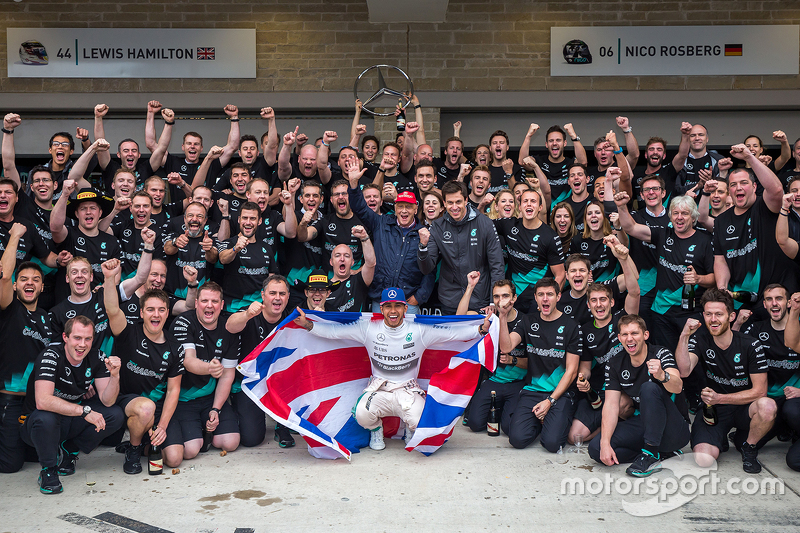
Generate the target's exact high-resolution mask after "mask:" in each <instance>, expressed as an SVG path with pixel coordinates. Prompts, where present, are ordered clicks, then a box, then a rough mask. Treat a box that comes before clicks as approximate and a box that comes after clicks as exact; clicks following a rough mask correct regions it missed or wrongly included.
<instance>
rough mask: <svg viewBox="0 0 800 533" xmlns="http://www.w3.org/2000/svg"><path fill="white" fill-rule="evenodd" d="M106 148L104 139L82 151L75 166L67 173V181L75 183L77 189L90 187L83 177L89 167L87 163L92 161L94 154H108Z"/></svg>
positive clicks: (106, 142) (107, 145) (106, 143)
mask: <svg viewBox="0 0 800 533" xmlns="http://www.w3.org/2000/svg"><path fill="white" fill-rule="evenodd" d="M108 148H109V144H108V141H106V140H105V139H97V140H96V141H95V142H93V143H92V144H91V145H90V146H89V148H87V149H86V150H84V152H83V153H82V154H81V156H80V157H79V158H78V160H77V161H75V164H74V165H72V168H71V169H70V171H69V179H71V180H74V181H75V182H77V184H78V188H79V189H88V188H90V187H91V186H92V185H91V184H90V183H89V182H88V181H86V179H84V177H83V175H84V174H85V173H86V169H87V168H88V167H89V162H90V161H91V160H92V156H94V154H96V153H100V152H108Z"/></svg>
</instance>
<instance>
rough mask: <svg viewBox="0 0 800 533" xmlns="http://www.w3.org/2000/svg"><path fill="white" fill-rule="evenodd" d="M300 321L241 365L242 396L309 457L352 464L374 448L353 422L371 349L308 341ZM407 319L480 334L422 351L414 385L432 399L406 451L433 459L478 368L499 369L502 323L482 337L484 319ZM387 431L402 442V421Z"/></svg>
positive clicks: (324, 317)
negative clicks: (291, 434) (299, 439)
mask: <svg viewBox="0 0 800 533" xmlns="http://www.w3.org/2000/svg"><path fill="white" fill-rule="evenodd" d="M305 313H306V316H307V317H308V318H309V319H310V320H312V321H314V322H321V323H325V322H327V323H335V324H348V323H352V322H354V321H357V320H383V316H382V315H380V314H378V313H375V314H373V313H321V312H317V311H308V310H306V311H305ZM297 316H298V312H297V310H295V311H293V312H292V314H290V315H289V316H288V317H287V318H286V319H285V320H284V321H283V322H281V324H279V325H278V327H277V328H275V330H274V331H273V332H272V333H271V334H270V335H269V336H268V337H267V338H266V339H264V341H262V342H261V344H260V345H259V346H257V347H256V348H255V349H254V350H253V351H252V353H250V354H249V355H248V356H247V357H246V358H245V359H244V361H242V363H241V364H240V365H239V370H240V371H241V372H242V374H244V376H245V378H244V380H243V381H242V390H244V391H245V393H246V394H247V395H248V396H249V397H250V398H251V399H252V400H253V401H254V402H255V403H256V404H257V405H258V406H259V407H261V408H262V409H263V410H264V411H265V412H266V413H267V414H268V415H269V416H270V417H272V418H273V419H275V420H276V421H278V422H280V423H281V424H284V425H285V426H287V427H289V428H291V429H294V430H295V431H297V432H298V433H300V434H301V435H302V436H303V438H304V439H305V441H306V443H307V444H308V451H309V453H310V454H311V455H312V456H314V457H317V458H323V459H337V458H338V457H345V458H347V459H348V460H349V459H350V456H351V454H352V453H358V449H359V448H363V447H365V446H367V445H368V444H369V431H368V430H366V429H364V428H362V427H361V426H359V425H358V424H357V423H356V420H355V418H354V417H353V416H352V409H353V408H354V406H355V405H356V402H357V401H358V398H359V396H360V395H361V394H362V392H363V391H364V388H365V387H366V386H367V383H368V381H369V377H370V374H371V370H370V362H369V356H368V354H367V350H366V348H365V347H364V346H363V345H359V344H358V343H355V342H353V341H350V340H331V339H323V338H320V337H316V336H314V335H310V334H308V333H307V332H306V331H305V330H304V329H303V328H301V327H300V326H298V325H296V324H295V323H294V319H295V318H296V317H297ZM406 320H412V321H416V322H418V323H421V324H426V325H430V326H435V325H437V324H442V325H445V324H446V325H455V324H463V325H467V324H469V325H475V327H476V335H475V339H474V340H472V341H467V342H464V341H449V342H444V343H439V344H436V345H433V346H431V347H430V348H428V349H426V350H425V352H423V355H422V361H421V365H420V371H419V377H418V379H417V382H418V383H419V385H420V387H422V388H423V389H426V390H427V393H428V396H427V398H426V400H425V408H424V410H423V412H422V417H421V419H420V422H419V424H418V425H417V430H416V431H415V432H414V435H413V438H412V440H411V441H409V442H407V443H406V450H408V451H412V450H417V451H419V452H421V453H423V454H425V455H430V454H432V453H433V452H435V451H436V450H438V449H439V448H440V447H441V446H442V445H443V444H444V443H445V442H446V441H447V440H448V439H449V438H450V436H451V435H452V433H453V428H454V426H455V424H456V421H457V419H458V418H459V417H460V416H461V414H462V413H463V412H464V408H465V407H466V406H467V403H468V402H469V399H470V397H471V396H472V393H473V391H474V390H475V387H476V385H477V384H478V378H479V375H480V368H481V365H483V366H486V367H487V369H488V370H489V371H491V372H493V371H494V370H495V365H496V347H497V346H498V339H499V320H496V319H493V320H492V325H491V327H490V328H489V334H488V335H485V336H484V337H480V336H479V335H477V326H478V325H479V324H481V323H482V322H483V317H482V316H474V315H473V316H449V317H441V316H423V315H419V316H414V315H407V316H406ZM383 428H384V436H385V437H395V438H400V437H402V436H403V423H402V421H400V419H399V418H396V417H391V418H385V419H384V420H383Z"/></svg>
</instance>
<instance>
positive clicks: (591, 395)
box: [578, 375, 603, 409]
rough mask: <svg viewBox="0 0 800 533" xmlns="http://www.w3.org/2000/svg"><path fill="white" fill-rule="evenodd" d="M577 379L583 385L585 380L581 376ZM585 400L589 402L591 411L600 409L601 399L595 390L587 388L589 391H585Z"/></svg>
mask: <svg viewBox="0 0 800 533" xmlns="http://www.w3.org/2000/svg"><path fill="white" fill-rule="evenodd" d="M578 379H579V380H580V381H581V383H583V382H584V381H586V378H585V377H583V375H581V376H580V377H578ZM586 398H587V399H588V400H589V404H590V405H591V406H592V409H600V408H601V407H602V406H603V399H602V398H601V397H600V394H598V393H597V391H596V390H594V389H593V388H591V387H589V390H588V391H586Z"/></svg>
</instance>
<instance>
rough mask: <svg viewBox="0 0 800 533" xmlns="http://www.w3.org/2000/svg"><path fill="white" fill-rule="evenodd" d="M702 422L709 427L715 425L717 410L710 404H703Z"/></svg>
mask: <svg viewBox="0 0 800 533" xmlns="http://www.w3.org/2000/svg"><path fill="white" fill-rule="evenodd" d="M703 422H705V423H706V424H708V425H709V426H716V425H717V408H716V407H714V406H713V405H710V404H707V403H706V404H703Z"/></svg>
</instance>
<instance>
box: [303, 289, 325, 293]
mask: <svg viewBox="0 0 800 533" xmlns="http://www.w3.org/2000/svg"><path fill="white" fill-rule="evenodd" d="M306 290H307V291H308V292H310V293H311V294H321V293H323V292H328V289H312V288H308V289H306Z"/></svg>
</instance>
